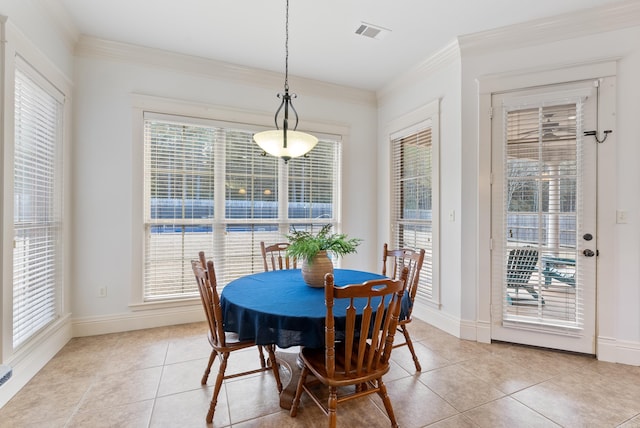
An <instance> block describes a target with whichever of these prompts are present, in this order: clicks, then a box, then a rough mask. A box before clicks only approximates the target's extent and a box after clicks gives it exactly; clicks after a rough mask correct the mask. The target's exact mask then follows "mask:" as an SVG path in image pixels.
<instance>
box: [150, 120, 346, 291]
mask: <svg viewBox="0 0 640 428" xmlns="http://www.w3.org/2000/svg"><path fill="white" fill-rule="evenodd" d="M224 125H225V126H226V127H225V126H221V124H220V123H215V122H211V123H208V122H207V121H204V120H203V119H194V120H193V121H191V119H190V118H185V117H182V118H175V119H172V118H171V117H169V116H166V115H146V114H145V119H144V130H145V131H144V135H145V164H144V168H145V195H146V197H145V218H144V222H145V236H146V240H145V273H144V276H145V277H144V299H145V300H146V301H151V300H162V299H168V298H183V297H191V296H195V295H197V293H198V291H197V288H196V283H195V280H194V279H193V273H192V271H191V263H190V261H191V260H192V259H196V258H197V256H198V252H199V251H205V255H206V256H207V258H211V259H213V260H214V264H215V268H216V275H217V280H218V284H219V285H221V286H224V284H226V283H228V282H229V281H231V280H233V279H236V278H238V277H240V276H242V275H246V274H249V273H253V272H257V271H261V270H262V269H263V263H262V257H261V255H260V250H259V244H260V241H265V242H266V243H268V244H269V243H274V242H282V241H283V240H285V238H284V236H283V235H284V234H286V233H288V231H289V228H290V224H291V223H292V222H293V223H295V222H298V221H300V220H302V221H309V220H310V219H312V218H315V217H318V218H320V219H321V220H319V221H322V222H332V223H333V224H336V225H337V224H338V223H337V222H338V216H337V214H335V212H334V207H335V205H336V204H335V202H336V200H337V195H336V193H337V192H336V191H335V189H336V187H337V186H338V183H337V179H336V177H337V171H336V165H338V164H339V143H338V142H337V141H323V140H321V141H320V142H319V143H318V145H317V146H316V148H315V149H314V150H313V152H312V153H311V154H310V155H309V157H308V158H298V159H292V160H290V161H289V163H288V165H287V166H283V164H282V161H281V160H279V159H276V158H273V157H271V156H263V155H262V151H261V149H260V148H259V147H258V146H257V144H255V143H254V142H253V132H254V130H253V127H251V126H248V127H247V129H242V126H240V125H238V124H233V126H232V124H224ZM283 174H284V175H285V176H288V180H286V181H285V180H283V179H282V175H283ZM287 197H289V199H288V200H287V201H282V198H287ZM281 207H285V208H284V210H281Z"/></svg>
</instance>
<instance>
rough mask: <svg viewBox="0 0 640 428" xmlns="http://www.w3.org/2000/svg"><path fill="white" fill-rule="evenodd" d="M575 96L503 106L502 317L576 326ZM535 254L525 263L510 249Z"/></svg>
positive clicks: (578, 127) (578, 106)
mask: <svg viewBox="0 0 640 428" xmlns="http://www.w3.org/2000/svg"><path fill="white" fill-rule="evenodd" d="M582 110H583V109H582V102H581V101H579V100H578V101H575V102H569V103H561V104H558V105H541V106H535V105H534V106H522V107H518V106H514V107H510V108H505V110H504V115H505V121H504V124H505V125H504V142H505V152H504V153H505V158H504V168H505V181H504V183H505V184H504V202H503V203H504V210H505V216H504V218H505V221H504V226H503V227H504V241H503V244H502V245H503V248H504V249H505V251H504V252H503V254H502V257H503V259H504V266H506V269H505V271H504V278H503V283H504V289H503V297H504V305H503V319H504V320H505V321H515V322H536V323H538V324H542V325H547V326H552V327H579V326H580V325H581V324H582V318H583V302H582V293H581V292H580V290H581V280H580V278H579V276H578V275H576V272H577V269H576V267H577V266H576V262H578V263H579V258H578V257H576V256H577V253H576V248H577V226H578V225H577V221H578V219H579V218H580V216H581V215H582V214H581V207H580V203H581V201H580V200H579V197H578V195H579V193H578V189H579V186H580V185H581V172H580V171H581V169H580V167H579V166H580V156H581V150H582V147H581V144H579V143H580V141H581V140H580V137H579V136H581V135H582V120H583V119H582V117H583V112H582ZM522 250H526V251H529V253H531V254H535V255H536V257H535V259H532V260H531V261H530V263H529V264H530V266H528V267H527V266H525V265H526V264H527V262H526V261H523V260H519V259H517V258H515V257H514V256H515V255H516V254H520V252H521V251H522Z"/></svg>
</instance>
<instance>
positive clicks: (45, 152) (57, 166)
mask: <svg viewBox="0 0 640 428" xmlns="http://www.w3.org/2000/svg"><path fill="white" fill-rule="evenodd" d="M18 59H19V58H18ZM63 101H64V99H63V97H62V95H61V94H60V93H58V92H57V90H55V89H54V88H53V87H51V86H50V85H49V84H48V82H47V81H45V79H43V78H42V77H41V76H39V75H38V74H37V73H36V72H35V71H34V70H33V69H31V68H30V67H29V66H28V65H27V64H26V63H24V62H23V61H16V70H15V123H14V126H15V150H14V159H13V160H14V173H13V199H14V210H13V227H14V245H13V246H14V249H13V347H14V349H15V348H17V347H19V346H20V345H22V344H23V343H25V342H26V341H27V340H28V339H30V338H31V337H33V336H34V335H35V334H36V333H38V332H39V331H40V330H42V329H43V328H44V327H46V326H47V325H49V324H50V323H52V322H53V321H54V320H56V319H57V318H58V313H59V308H58V304H57V301H58V295H59V294H60V292H59V290H60V286H61V281H62V273H61V266H62V264H61V255H62V250H61V238H62V223H61V221H62V213H61V211H62V209H61V208H62V192H61V188H62V187H61V184H62V183H61V181H62V179H61V173H62V162H61V147H62V106H63Z"/></svg>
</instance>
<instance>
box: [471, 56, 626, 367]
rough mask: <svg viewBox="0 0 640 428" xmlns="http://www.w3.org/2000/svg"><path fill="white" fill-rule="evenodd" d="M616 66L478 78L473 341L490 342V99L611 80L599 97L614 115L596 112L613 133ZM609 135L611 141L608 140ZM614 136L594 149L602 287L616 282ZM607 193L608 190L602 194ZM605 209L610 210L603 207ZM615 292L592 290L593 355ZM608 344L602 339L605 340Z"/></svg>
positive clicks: (601, 126) (592, 65) (595, 64)
mask: <svg viewBox="0 0 640 428" xmlns="http://www.w3.org/2000/svg"><path fill="white" fill-rule="evenodd" d="M616 74H617V63H616V61H615V60H606V61H602V62H593V63H589V64H578V65H567V66H565V67H557V68H550V69H543V70H523V71H519V72H512V73H506V74H499V75H491V76H486V77H482V78H479V79H478V82H477V83H478V93H479V103H478V108H479V110H478V111H479V118H478V134H479V139H478V189H477V191H478V217H477V233H478V236H477V243H478V247H477V251H476V254H477V260H476V266H477V272H476V275H477V276H476V277H477V278H478V283H477V285H478V299H477V340H478V341H479V342H485V343H490V342H491V246H492V242H491V197H492V195H491V183H492V163H491V157H492V152H491V149H492V141H491V132H492V131H491V124H492V120H491V115H492V111H491V97H492V94H493V93H496V92H505V91H515V90H522V89H531V88H535V87H539V86H547V85H557V84H562V83H567V82H574V81H577V80H588V79H598V78H601V77H613V79H612V82H613V85H614V88H613V89H614V90H610V91H606V96H603V95H601V97H600V105H601V106H603V108H602V110H601V111H610V112H612V113H613V114H600V115H599V118H598V129H600V130H604V129H615V76H616ZM612 137H613V138H612ZM615 153H616V151H615V132H614V133H612V134H609V139H608V140H607V142H606V143H604V144H599V145H598V163H599V172H600V173H599V174H598V181H597V187H598V201H597V208H596V209H597V218H598V225H597V228H598V231H597V234H598V250H599V252H600V256H599V257H598V260H597V277H596V284H602V283H603V281H602V279H603V278H614V273H615V272H614V263H613V258H614V256H615V255H614V245H613V243H614V240H613V238H614V232H615V230H614V226H615V222H616V221H615V220H616V218H615V217H616V213H615V210H613V209H611V207H616V206H617V200H616V192H612V191H611V189H615V174H613V173H607V172H612V171H615ZM606 189H609V191H605V190H606ZM606 208H609V209H606ZM615 299H616V296H615V290H611V289H608V290H606V289H605V290H603V287H597V289H596V325H595V329H596V344H595V350H596V355H599V354H600V346H599V345H600V343H601V341H602V340H603V339H602V338H601V337H600V336H599V332H600V331H601V330H603V329H604V331H612V330H611V327H610V326H605V325H603V322H606V323H612V322H613V320H611V319H610V318H609V317H601V316H600V315H599V314H600V313H602V311H603V310H604V311H605V313H610V312H611V308H613V307H615ZM604 340H606V338H605V339H604Z"/></svg>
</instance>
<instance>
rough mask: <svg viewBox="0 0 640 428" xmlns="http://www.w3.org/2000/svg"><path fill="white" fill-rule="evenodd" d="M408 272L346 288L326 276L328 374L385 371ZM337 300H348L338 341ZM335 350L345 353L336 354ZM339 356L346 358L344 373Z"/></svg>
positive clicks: (360, 373) (361, 373)
mask: <svg viewBox="0 0 640 428" xmlns="http://www.w3.org/2000/svg"><path fill="white" fill-rule="evenodd" d="M407 274H408V269H407V268H404V269H403V271H402V274H401V276H400V279H397V280H394V279H388V278H387V279H377V280H371V281H366V282H364V283H362V284H351V285H346V286H343V287H336V286H335V285H334V278H333V275H332V274H327V275H326V277H325V302H326V305H327V313H326V319H325V323H326V324H325V326H326V329H325V346H326V353H325V358H326V359H325V364H326V369H327V375H328V377H330V378H333V377H336V376H344V375H345V374H346V375H347V376H349V377H353V376H357V377H361V376H366V375H368V374H374V373H376V372H377V371H380V370H386V367H387V365H388V362H389V358H390V356H391V349H392V348H393V338H394V336H395V331H396V326H397V323H398V316H399V314H400V305H401V300H402V295H403V294H404V290H405V287H404V281H405V280H406V278H407ZM336 299H348V300H349V302H348V305H347V313H346V319H345V330H344V338H342V337H339V338H338V340H336V331H335V329H336V327H335V320H334V301H335V300H336ZM337 344H338V346H336V345H337ZM336 352H339V353H343V354H338V355H336ZM336 359H338V361H344V373H336V372H335V371H336ZM339 366H342V364H340V365H339Z"/></svg>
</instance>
